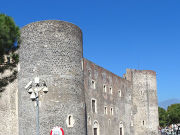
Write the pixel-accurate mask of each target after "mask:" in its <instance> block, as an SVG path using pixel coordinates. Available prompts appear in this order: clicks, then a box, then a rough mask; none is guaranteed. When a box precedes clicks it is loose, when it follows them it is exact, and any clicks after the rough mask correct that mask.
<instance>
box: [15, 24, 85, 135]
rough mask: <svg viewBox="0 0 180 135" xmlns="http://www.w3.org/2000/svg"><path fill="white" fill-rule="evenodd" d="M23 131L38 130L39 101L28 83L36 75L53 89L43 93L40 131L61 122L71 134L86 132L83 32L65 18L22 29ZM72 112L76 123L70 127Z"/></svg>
mask: <svg viewBox="0 0 180 135" xmlns="http://www.w3.org/2000/svg"><path fill="white" fill-rule="evenodd" d="M19 56H20V62H19V64H20V71H19V76H18V81H19V83H18V84H19V86H18V90H19V105H18V106H19V115H18V117H19V135H25V134H26V135H35V134H36V119H35V118H36V115H35V114H36V111H35V103H34V102H32V101H31V99H30V98H29V96H30V95H29V94H28V92H27V91H26V90H25V86H26V85H27V84H28V83H29V82H30V81H33V80H34V78H35V77H39V78H40V80H44V81H45V82H46V84H47V87H48V89H49V92H48V93H47V94H40V110H39V116H40V119H39V121H40V135H49V134H50V131H51V129H52V128H53V127H55V126H61V127H62V128H63V129H64V131H65V133H66V134H68V135H71V134H77V132H78V134H79V135H84V134H85V98H84V84H83V82H84V81H83V80H84V78H83V70H82V57H83V56H82V32H81V30H80V29H79V28H78V27H77V26H75V25H73V24H71V23H67V22H63V21H41V22H35V23H31V24H28V25H27V26H25V27H23V28H22V29H21V45H20V49H19ZM69 115H71V116H72V117H71V119H73V125H72V126H73V127H68V124H67V120H68V119H69V118H68V117H69Z"/></svg>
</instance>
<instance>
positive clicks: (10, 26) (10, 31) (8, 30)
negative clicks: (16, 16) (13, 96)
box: [0, 14, 20, 91]
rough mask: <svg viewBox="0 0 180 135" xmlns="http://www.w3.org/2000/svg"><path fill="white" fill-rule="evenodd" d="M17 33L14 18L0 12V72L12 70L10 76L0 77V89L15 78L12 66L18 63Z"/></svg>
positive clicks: (15, 73)
mask: <svg viewBox="0 0 180 135" xmlns="http://www.w3.org/2000/svg"><path fill="white" fill-rule="evenodd" d="M19 35H20V32H19V28H18V27H17V26H16V24H15V22H14V20H13V19H12V18H11V17H10V16H7V15H5V14H0V74H2V73H3V72H4V71H5V70H7V69H10V70H12V74H11V75H10V76H6V77H4V78H0V91H3V90H4V87H5V86H6V85H7V84H8V83H10V82H12V81H13V80H14V79H15V78H16V75H17V71H16V70H15V69H14V68H15V67H16V65H17V63H18V54H17V53H16V50H17V49H18V44H17V45H16V43H18V42H19Z"/></svg>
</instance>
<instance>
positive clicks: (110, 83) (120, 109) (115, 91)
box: [84, 59, 133, 135]
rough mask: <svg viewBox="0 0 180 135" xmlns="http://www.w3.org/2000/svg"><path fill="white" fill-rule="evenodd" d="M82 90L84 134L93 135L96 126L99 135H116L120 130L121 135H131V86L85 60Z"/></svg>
mask: <svg viewBox="0 0 180 135" xmlns="http://www.w3.org/2000/svg"><path fill="white" fill-rule="evenodd" d="M92 81H93V82H94V84H92ZM104 85H105V86H106V90H105V89H104ZM84 86H85V99H86V112H87V131H88V133H87V134H88V135H94V127H95V123H96V122H98V135H119V134H120V127H122V130H123V131H122V132H123V133H122V135H133V125H132V123H131V122H132V121H133V116H132V115H131V114H132V113H131V109H132V108H131V107H132V102H131V101H132V100H131V95H132V87H131V83H130V82H129V81H127V80H125V79H123V78H121V77H119V76H117V75H115V74H113V73H111V72H109V71H107V70H105V69H103V68H101V67H99V66H97V65H96V64H94V63H92V62H90V61H89V60H87V59H84ZM92 99H94V100H96V112H93V108H92ZM105 107H106V108H107V112H105ZM111 108H112V109H113V114H112V112H111ZM106 113H107V114H106Z"/></svg>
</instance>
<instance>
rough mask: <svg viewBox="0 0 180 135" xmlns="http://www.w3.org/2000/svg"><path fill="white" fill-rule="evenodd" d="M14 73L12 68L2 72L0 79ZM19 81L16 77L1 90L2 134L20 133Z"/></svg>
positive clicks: (14, 134) (0, 121)
mask: <svg viewBox="0 0 180 135" xmlns="http://www.w3.org/2000/svg"><path fill="white" fill-rule="evenodd" d="M11 75H12V71H11V70H6V71H5V72H4V73H3V74H1V76H0V79H2V78H4V77H9V76H11ZM17 108H18V82H17V79H15V80H14V81H13V82H12V83H9V84H8V85H7V86H6V87H5V89H4V90H3V91H2V92H0V135H4V134H7V135H18V109H17Z"/></svg>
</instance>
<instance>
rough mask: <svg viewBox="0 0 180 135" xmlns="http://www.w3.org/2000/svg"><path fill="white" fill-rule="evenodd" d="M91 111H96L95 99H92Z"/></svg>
mask: <svg viewBox="0 0 180 135" xmlns="http://www.w3.org/2000/svg"><path fill="white" fill-rule="evenodd" d="M92 112H93V113H96V100H95V99H92Z"/></svg>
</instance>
